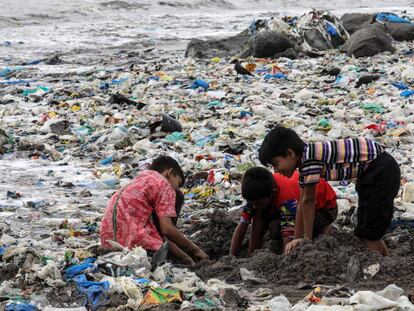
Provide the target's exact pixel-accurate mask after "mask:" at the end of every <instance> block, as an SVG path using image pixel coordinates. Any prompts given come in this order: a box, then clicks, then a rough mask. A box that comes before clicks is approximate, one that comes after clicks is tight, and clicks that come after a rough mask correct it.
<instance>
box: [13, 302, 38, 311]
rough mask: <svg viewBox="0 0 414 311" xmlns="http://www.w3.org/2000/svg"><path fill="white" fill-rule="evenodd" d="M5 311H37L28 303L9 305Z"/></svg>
mask: <svg viewBox="0 0 414 311" xmlns="http://www.w3.org/2000/svg"><path fill="white" fill-rule="evenodd" d="M5 310H6V311H38V310H39V309H38V308H36V307H35V306H34V305H31V304H29V303H10V304H8V305H7V306H6V309H5Z"/></svg>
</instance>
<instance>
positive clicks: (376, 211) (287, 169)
mask: <svg viewBox="0 0 414 311" xmlns="http://www.w3.org/2000/svg"><path fill="white" fill-rule="evenodd" d="M259 158H260V162H261V163H262V164H263V165H269V164H270V165H272V166H273V168H274V170H275V172H279V173H281V174H282V175H285V176H287V177H290V176H292V174H293V173H294V171H295V170H296V169H299V185H300V200H299V206H298V209H297V213H296V226H295V236H294V237H295V239H294V240H293V241H292V242H290V243H289V244H288V245H287V246H286V252H290V251H292V250H293V249H294V248H295V247H296V246H297V245H298V244H299V243H300V241H301V240H302V239H309V240H310V239H312V230H313V223H314V219H315V189H316V185H317V184H318V183H319V181H320V179H321V178H324V179H326V180H355V179H356V190H357V193H358V197H359V202H358V205H359V207H358V214H357V216H358V217H357V218H358V223H357V225H356V228H355V230H354V232H355V234H356V235H357V236H358V237H359V238H361V239H363V240H364V242H365V244H366V246H367V248H369V249H371V250H374V251H377V252H379V253H380V254H382V255H384V256H386V255H389V252H388V249H387V247H386V245H385V243H384V241H383V240H382V237H383V236H384V235H385V231H386V229H387V228H388V226H389V225H390V223H391V220H392V217H393V210H394V199H395V197H396V196H397V194H398V190H399V187H400V178H401V173H400V168H399V166H398V164H397V162H396V161H395V159H394V158H393V157H392V156H391V155H389V154H388V153H386V152H385V150H384V148H383V147H382V146H381V145H379V144H378V143H376V142H375V141H373V140H371V139H368V138H348V139H339V140H335V141H327V142H316V143H305V142H304V141H303V140H302V139H301V138H300V137H299V136H298V135H297V134H296V132H295V131H293V130H291V129H287V128H284V127H280V126H279V127H275V128H274V129H272V130H271V131H270V132H269V133H268V134H267V135H266V137H265V139H264V141H263V143H262V146H261V148H260V151H259Z"/></svg>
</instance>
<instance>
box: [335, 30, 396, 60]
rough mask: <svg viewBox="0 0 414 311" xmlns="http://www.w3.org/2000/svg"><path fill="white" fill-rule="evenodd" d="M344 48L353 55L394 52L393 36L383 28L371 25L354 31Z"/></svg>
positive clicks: (362, 55)
mask: <svg viewBox="0 0 414 311" xmlns="http://www.w3.org/2000/svg"><path fill="white" fill-rule="evenodd" d="M343 50H345V51H346V53H347V54H348V55H349V56H351V55H353V56H355V57H364V56H374V55H376V54H378V53H381V52H386V51H389V52H394V51H395V48H394V47H393V46H392V37H391V36H390V35H388V34H387V33H386V32H385V31H384V30H383V28H381V27H376V26H371V27H367V28H363V29H360V30H358V31H356V32H354V33H353V34H352V35H351V37H350V38H349V39H348V41H347V42H346V43H345V44H344V46H343Z"/></svg>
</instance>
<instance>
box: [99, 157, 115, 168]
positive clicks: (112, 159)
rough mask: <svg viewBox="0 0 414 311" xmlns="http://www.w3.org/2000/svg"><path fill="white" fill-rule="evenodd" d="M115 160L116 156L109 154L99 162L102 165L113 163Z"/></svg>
mask: <svg viewBox="0 0 414 311" xmlns="http://www.w3.org/2000/svg"><path fill="white" fill-rule="evenodd" d="M113 161H114V158H113V157H112V156H109V157H106V158H105V159H102V160H101V161H99V163H100V164H101V165H104V166H106V165H111V164H112V162H113Z"/></svg>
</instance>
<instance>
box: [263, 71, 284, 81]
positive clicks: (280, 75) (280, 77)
mask: <svg viewBox="0 0 414 311" xmlns="http://www.w3.org/2000/svg"><path fill="white" fill-rule="evenodd" d="M286 78H287V76H286V75H285V74H284V73H281V72H278V73H276V74H273V75H272V74H270V73H268V74H266V75H265V76H264V79H265V81H269V80H270V79H286Z"/></svg>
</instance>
